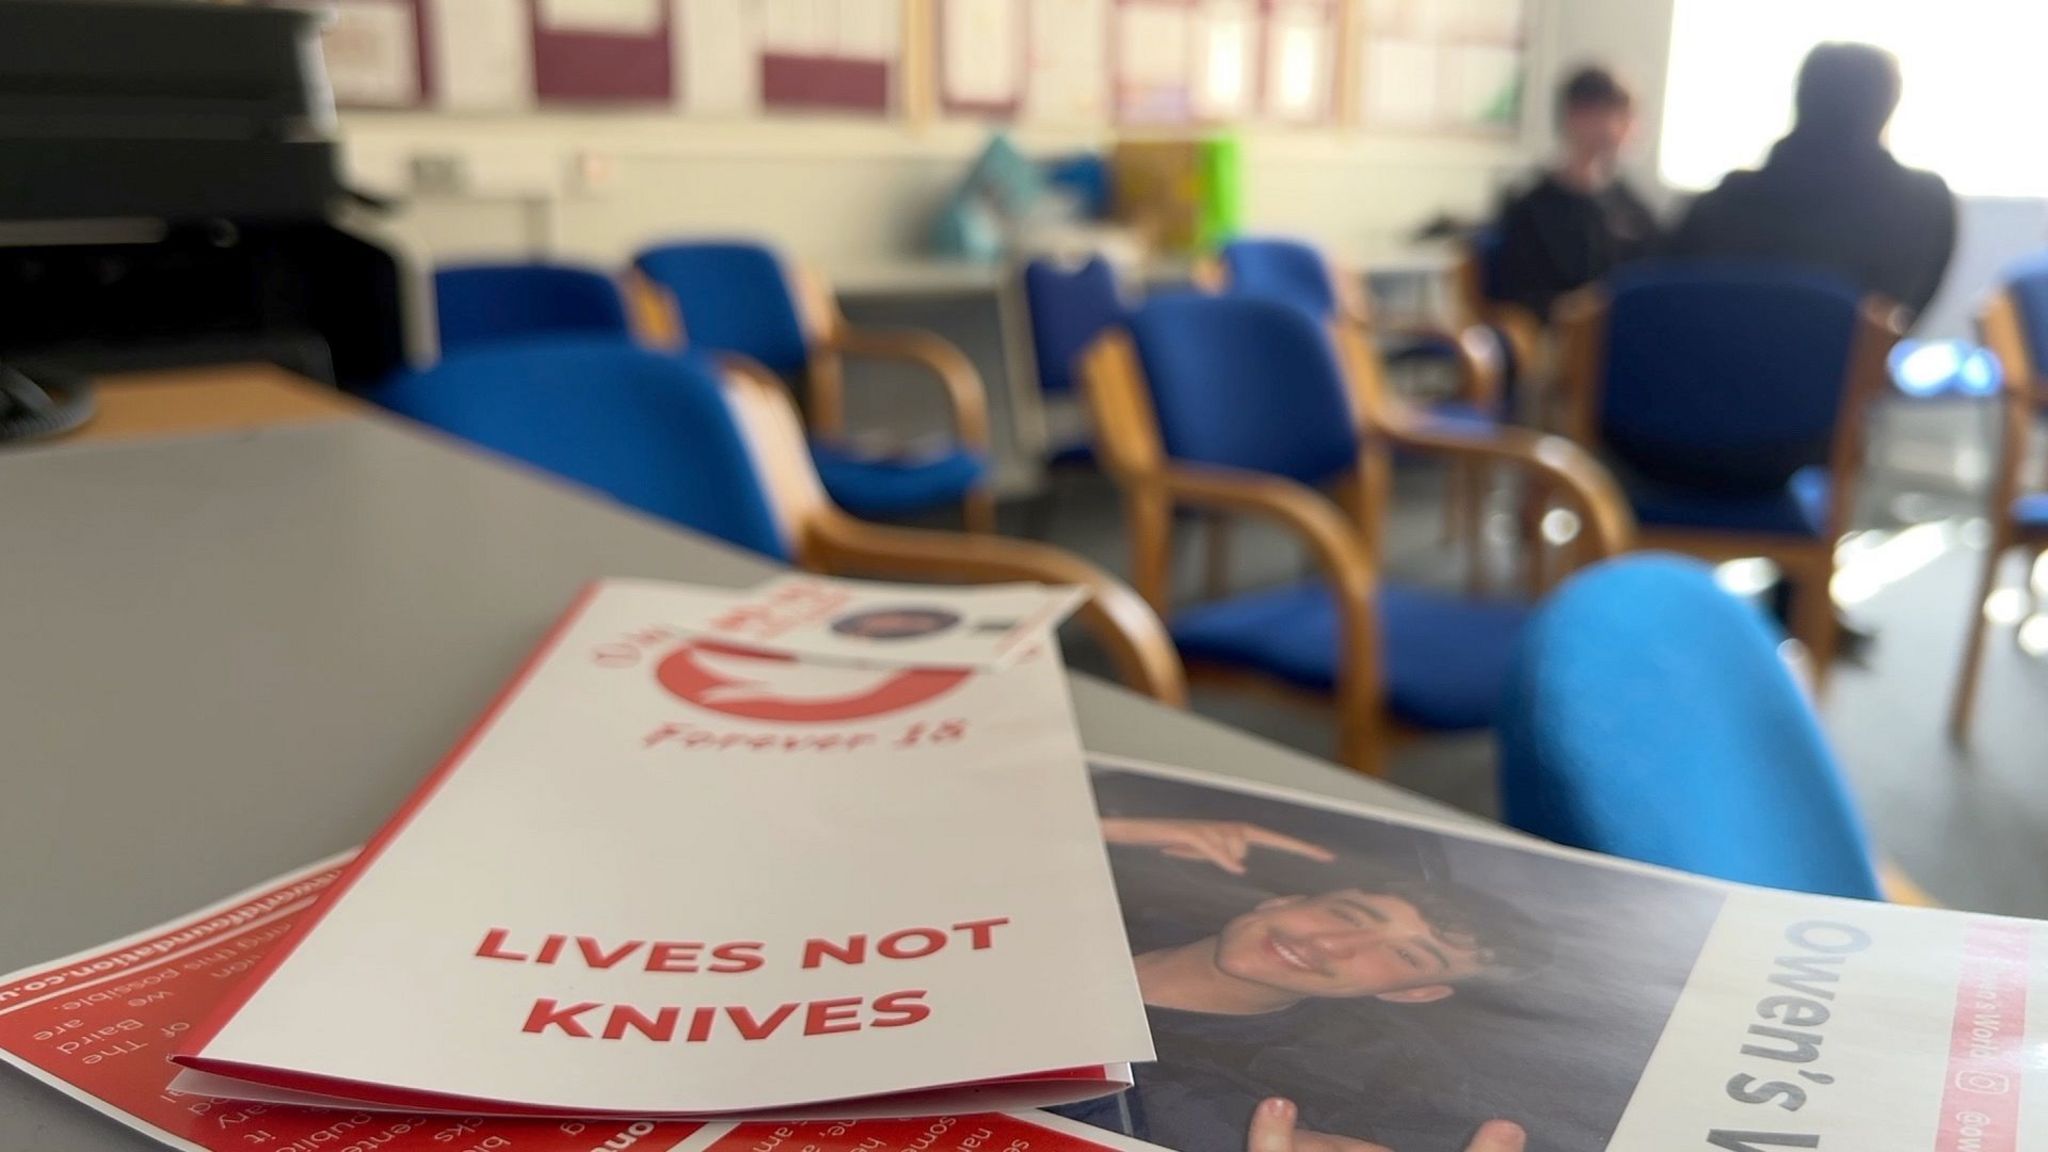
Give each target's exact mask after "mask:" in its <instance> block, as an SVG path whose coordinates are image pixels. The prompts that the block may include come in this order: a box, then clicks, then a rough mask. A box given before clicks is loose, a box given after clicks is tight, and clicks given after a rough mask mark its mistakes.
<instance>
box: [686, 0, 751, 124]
mask: <svg viewBox="0 0 2048 1152" xmlns="http://www.w3.org/2000/svg"><path fill="white" fill-rule="evenodd" d="M675 35H676V41H677V43H676V59H677V60H678V61H680V62H681V72H682V75H681V78H680V82H679V83H678V84H677V85H676V92H677V96H678V99H680V100H681V102H682V104H683V107H684V108H685V109H686V110H687V111H690V112H701V113H706V114H709V115H724V116H744V115H748V114H750V113H753V112H755V111H758V110H759V109H760V107H761V23H760V14H759V10H758V9H757V8H756V7H755V5H754V3H753V0H676V9H675Z"/></svg>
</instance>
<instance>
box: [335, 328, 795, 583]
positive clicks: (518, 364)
mask: <svg viewBox="0 0 2048 1152" xmlns="http://www.w3.org/2000/svg"><path fill="white" fill-rule="evenodd" d="M374 399H376V401H377V402H378V403H380V404H382V405H384V406H385V407H387V408H390V409H391V410H392V411H395V412H398V413H401V414H403V415H405V416H410V417H412V418H413V419H415V420H418V421H420V422H421V423H424V424H430V425H432V426H434V427H436V428H439V429H441V430H443V431H445V432H448V433H450V434H452V435H454V436H458V437H460V438H462V439H464V440H468V441H471V442H473V443H476V444H480V445H482V446H483V447H485V448H489V449H491V450H493V451H495V452H501V453H503V454H505V455H507V456H511V457H514V458H516V459H519V460H523V461H525V462H526V463H528V464H531V465H533V466H534V467H537V468H540V469H543V470H545V471H548V472H553V473H555V474H556V475H558V476H562V477H566V478H567V479H569V480H573V481H575V482H576V483H579V484H583V485H585V486H587V487H591V488H595V489H597V490H599V491H601V492H604V493H606V494H608V495H610V496H611V497H613V498H614V499H616V500H618V501H620V502H621V503H623V504H627V505H630V506H632V507H634V508H637V509H639V510H641V511H642V512H647V513H650V514H652V515H655V516H659V517H662V518H664V519H667V520H673V521H675V522H676V523H679V524H684V525H687V526H689V527H691V528H695V529H697V530H698V531H700V532H705V533H708V534H710V535H713V536H717V537H719V538H720V539H722V540H725V541H727V542H729V543H732V544H737V545H739V546H741V547H743V548H751V549H753V550H754V551H756V552H759V553H762V554H763V555H767V556H772V557H775V558H777V559H781V560H787V559H789V558H790V557H789V545H788V543H787V542H786V541H784V540H783V538H782V533H781V530H780V529H779V528H778V526H777V524H776V521H775V517H774V515H773V513H772V512H771V510H770V508H769V505H768V500H767V496H766V495H765V486H764V485H763V483H762V478H761V474H760V472H759V471H758V470H757V465H756V463H755V460H754V457H753V455H752V453H751V452H750V450H749V449H748V446H747V443H746V441H745V440H744V439H743V438H742V435H741V431H740V427H739V425H738V423H737V422H736V421H735V419H734V417H733V414H732V411H731V409H730V408H728V407H727V405H726V399H725V394H724V391H723V389H722V388H721V387H720V383H719V375H718V368H717V366H716V365H715V364H713V363H712V362H711V360H710V359H709V358H708V357H705V356H700V355H696V354H690V355H685V356H676V355H674V354H672V353H663V352H656V351H651V350H648V349H644V348H636V347H633V346H631V345H625V344H619V343H617V342H615V341H597V340H536V341H529V342H526V343H521V344H506V345H499V346H496V347H491V348H479V349H475V350H473V351H470V352H460V353H457V354H455V355H453V356H449V357H447V358H445V359H443V360H442V361H441V362H440V363H439V364H436V365H434V366H433V367H432V368H429V369H426V370H425V371H421V372H416V373H412V374H409V375H405V376H401V377H399V378H398V379H396V380H394V381H392V382H391V383H389V384H387V385H386V386H385V387H384V388H383V389H382V391H381V392H379V393H377V394H376V395H375V397H374Z"/></svg>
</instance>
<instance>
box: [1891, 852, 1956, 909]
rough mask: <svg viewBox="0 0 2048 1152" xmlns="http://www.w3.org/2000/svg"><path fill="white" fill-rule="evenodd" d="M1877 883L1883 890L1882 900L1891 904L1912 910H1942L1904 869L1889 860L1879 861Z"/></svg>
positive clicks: (1939, 904) (1941, 904)
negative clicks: (1903, 905) (1901, 905)
mask: <svg viewBox="0 0 2048 1152" xmlns="http://www.w3.org/2000/svg"><path fill="white" fill-rule="evenodd" d="M1877 878H1878V882H1879V883H1880V884H1881V885H1882V886H1883V888H1884V898H1885V899H1886V900H1888V901H1890V902H1891V903H1893V904H1905V905H1907V906H1909V907H1913V908H1943V907H1946V905H1944V904H1943V903H1942V902H1941V901H1939V900H1936V899H1935V898H1934V897H1933V896H1931V895H1929V894H1928V892H1927V889H1925V888H1922V887H1920V885H1919V884H1917V883H1915V882H1914V880H1913V878H1912V877H1911V876H1908V875H1906V872H1905V870H1904V869H1902V868H1900V867H1899V866H1898V865H1897V864H1894V863H1892V862H1891V861H1889V860H1880V861H1879V862H1878V865H1877Z"/></svg>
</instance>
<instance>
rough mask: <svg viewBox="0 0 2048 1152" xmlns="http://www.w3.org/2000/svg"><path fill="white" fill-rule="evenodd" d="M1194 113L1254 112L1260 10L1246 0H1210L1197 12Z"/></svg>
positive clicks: (1226, 114) (1232, 114)
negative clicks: (1253, 96)
mask: <svg viewBox="0 0 2048 1152" xmlns="http://www.w3.org/2000/svg"><path fill="white" fill-rule="evenodd" d="M1194 40H1195V75H1194V91H1193V93H1192V96H1193V98H1194V108H1195V113H1196V114H1197V115H1198V116H1202V117H1205V118H1208V119H1212V120H1225V119H1230V118H1233V117H1237V116H1243V115H1244V114H1246V113H1247V112H1249V111H1251V104H1252V75H1253V69H1254V67H1255V66H1256V56H1255V55H1254V53H1255V52H1256V45H1257V44H1258V40H1259V32H1258V12H1257V11H1256V10H1255V9H1254V8H1253V7H1252V6H1251V5H1250V4H1248V3H1245V2H1244V0H1209V2H1208V3H1206V4H1203V5H1202V6H1201V7H1200V8H1198V9H1196V13H1195V33H1194Z"/></svg>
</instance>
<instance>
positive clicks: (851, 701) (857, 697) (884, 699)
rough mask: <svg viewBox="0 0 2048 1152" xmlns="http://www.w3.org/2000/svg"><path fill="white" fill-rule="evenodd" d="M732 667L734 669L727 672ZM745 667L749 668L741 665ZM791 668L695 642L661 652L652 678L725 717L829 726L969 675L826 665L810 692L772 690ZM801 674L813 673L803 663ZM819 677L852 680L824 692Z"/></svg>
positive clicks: (777, 660)
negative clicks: (853, 684) (843, 686)
mask: <svg viewBox="0 0 2048 1152" xmlns="http://www.w3.org/2000/svg"><path fill="white" fill-rule="evenodd" d="M707 658H708V659H707ZM734 664H738V665H740V666H741V667H740V668H739V669H734V668H733V667H732V665H734ZM749 664H752V665H754V667H752V668H748V667H746V666H747V665H749ZM798 667H800V665H799V664H798V662H797V660H796V658H795V657H793V656H788V655H784V654H782V653H779V652H763V651H760V650H759V649H756V648H744V647H741V646H739V645H737V644H727V643H724V642H721V641H717V640H697V641H693V642H691V643H688V644H685V645H683V646H682V647H680V648H678V649H676V650H675V651H674V652H671V653H669V654H668V655H667V656H666V657H663V659H662V661H661V664H660V665H659V666H658V667H656V668H655V670H654V678H655V680H656V681H657V682H659V683H660V684H661V686H662V687H663V688H666V689H668V690H669V691H670V692H673V693H675V695H676V696H677V698H679V699H682V700H685V701H688V702H689V703H691V704H695V705H696V706H697V707H699V708H703V709H706V710H708V711H712V712H720V713H723V714H725V715H727V716H738V717H740V718H741V719H744V720H774V721H781V722H784V723H791V724H832V723H838V722H842V721H847V720H865V719H867V718H869V717H873V716H883V715H887V714H888V713H890V712H900V711H902V710H903V709H905V708H915V707H917V706H918V705H920V704H924V703H927V702H928V701H931V700H936V699H938V698H939V697H940V696H943V695H945V694H946V693H948V692H950V691H952V690H953V689H954V688H956V687H958V686H959V684H960V682H961V681H963V680H965V679H967V677H968V676H970V675H972V672H970V671H969V670H967V669H961V668H905V669H899V670H895V671H888V672H882V671H877V670H873V669H855V668H833V669H829V670H826V671H825V673H824V675H823V676H822V677H820V676H815V675H814V676H812V677H810V679H812V680H813V681H814V683H812V684H811V685H809V687H811V688H812V691H810V692H806V693H804V694H801V695H797V694H794V693H791V692H790V691H788V689H787V687H785V688H784V689H783V690H782V691H778V690H777V688H776V686H775V684H774V683H773V681H775V680H777V679H781V678H782V677H780V676H778V672H781V671H783V670H795V669H797V668H798ZM806 671H815V670H814V669H811V668H808V667H807V668H806ZM819 679H824V680H827V681H828V682H829V681H830V680H835V679H836V680H856V681H859V682H860V683H859V687H857V688H854V689H852V690H849V691H843V692H839V693H837V694H829V693H827V692H824V691H819V690H818V689H819V686H818V685H817V684H816V683H815V681H816V680H819ZM827 687H828V688H829V687H830V685H829V683H828V685H827Z"/></svg>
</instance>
